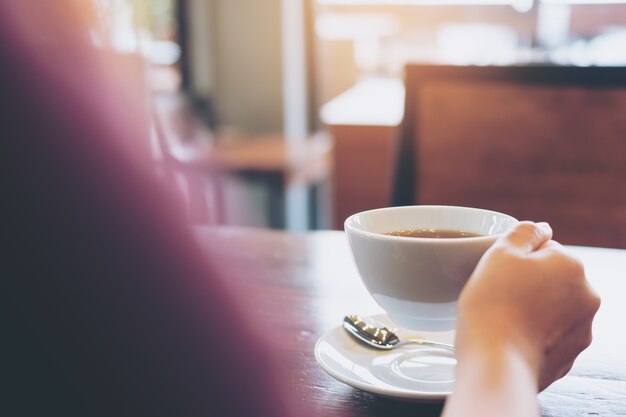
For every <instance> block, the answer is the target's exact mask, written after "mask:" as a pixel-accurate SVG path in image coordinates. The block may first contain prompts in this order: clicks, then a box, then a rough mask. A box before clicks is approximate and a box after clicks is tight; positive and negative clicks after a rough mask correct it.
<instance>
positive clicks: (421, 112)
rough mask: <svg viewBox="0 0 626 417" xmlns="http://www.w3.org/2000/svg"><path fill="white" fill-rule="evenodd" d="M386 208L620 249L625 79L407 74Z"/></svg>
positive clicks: (625, 223)
mask: <svg viewBox="0 0 626 417" xmlns="http://www.w3.org/2000/svg"><path fill="white" fill-rule="evenodd" d="M405 77H406V104H405V116H404V122H403V126H402V130H401V131H402V133H401V138H400V147H399V148H400V155H399V159H398V161H399V163H398V168H397V175H396V181H395V190H394V196H395V201H394V203H395V204H396V205H404V204H415V203H418V204H450V205H464V206H475V207H483V208H489V209H493V210H498V211H503V212H506V213H509V214H511V215H513V216H515V217H517V218H519V219H528V220H535V221H548V222H550V224H551V225H552V226H553V229H554V231H555V239H557V240H559V241H561V242H563V243H567V244H578V245H588V246H605V247H619V248H626V69H624V68H606V67H605V68H599V67H585V68H583V67H558V66H515V67H453V66H428V65H416V64H410V65H408V66H407V67H406V75H405Z"/></svg>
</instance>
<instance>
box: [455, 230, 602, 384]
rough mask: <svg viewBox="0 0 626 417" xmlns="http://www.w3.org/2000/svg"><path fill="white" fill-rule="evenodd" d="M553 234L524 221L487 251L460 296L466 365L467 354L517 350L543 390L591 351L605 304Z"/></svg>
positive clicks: (459, 335) (459, 336) (461, 353)
mask: <svg viewBox="0 0 626 417" xmlns="http://www.w3.org/2000/svg"><path fill="white" fill-rule="evenodd" d="M551 237H552V229H551V228H550V226H548V224H547V223H536V224H535V223H530V222H522V223H520V224H519V225H518V226H517V227H516V228H515V229H514V230H512V231H511V232H510V233H508V234H507V235H505V236H503V237H501V238H500V239H499V240H498V241H497V242H496V243H495V244H494V245H493V246H492V247H491V248H490V249H489V250H488V251H487V253H485V255H484V256H483V258H482V259H481V261H480V262H479V264H478V266H477V267H476V269H475V271H474V273H473V274H472V276H471V278H470V279H469V281H468V283H467V285H466V286H465V288H464V290H463V292H462V294H461V297H460V299H459V304H458V326H457V329H458V330H457V353H458V356H459V365H460V366H462V365H463V364H462V362H463V358H464V355H465V354H466V353H467V352H470V353H469V355H472V354H474V353H475V352H476V350H477V349H483V348H485V349H490V350H492V351H493V350H498V349H500V350H502V349H514V350H516V351H517V352H519V354H520V355H521V357H522V358H523V361H525V362H526V365H527V366H528V367H529V370H530V372H531V374H530V375H531V378H533V379H534V380H535V382H536V387H535V389H538V390H543V389H544V388H546V387H547V386H548V385H550V384H551V383H552V382H554V381H555V380H557V379H559V378H561V377H563V376H564V375H565V374H566V373H567V372H569V370H570V369H571V367H572V364H573V362H574V359H575V358H576V357H577V356H578V354H579V353H580V352H581V351H582V350H584V349H585V348H586V347H587V346H589V344H590V343H591V338H592V336H591V323H592V320H593V317H594V315H595V313H596V311H597V310H598V308H599V306H600V299H599V297H598V296H597V295H596V294H595V293H594V292H593V290H592V289H591V287H590V286H589V284H588V283H587V281H586V279H585V274H584V269H583V266H582V264H581V263H580V262H579V261H578V260H577V259H576V258H574V257H572V256H570V255H568V254H567V253H566V252H565V250H564V249H563V247H562V246H561V245H559V244H558V243H556V242H554V241H552V240H550V239H551Z"/></svg>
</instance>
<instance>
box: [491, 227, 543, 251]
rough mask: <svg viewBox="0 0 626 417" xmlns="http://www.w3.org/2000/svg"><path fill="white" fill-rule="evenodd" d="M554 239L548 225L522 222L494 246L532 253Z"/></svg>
mask: <svg viewBox="0 0 626 417" xmlns="http://www.w3.org/2000/svg"><path fill="white" fill-rule="evenodd" d="M550 239H552V228H551V227H550V225H549V224H548V223H545V222H541V223H533V222H520V223H519V224H518V225H517V226H515V227H514V228H513V230H511V231H510V232H508V233H507V234H505V235H504V236H502V237H500V239H498V240H497V241H496V243H495V245H494V246H508V247H513V248H516V249H519V250H520V251H522V252H525V253H531V252H534V251H536V250H537V249H539V248H540V247H541V246H542V245H544V244H545V243H546V242H549V241H550Z"/></svg>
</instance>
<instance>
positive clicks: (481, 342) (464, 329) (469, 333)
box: [456, 315, 541, 390]
mask: <svg viewBox="0 0 626 417" xmlns="http://www.w3.org/2000/svg"><path fill="white" fill-rule="evenodd" d="M503 317H505V316H504V315H503ZM456 355H457V360H458V367H459V368H460V370H462V369H463V367H464V366H465V364H466V363H468V362H473V363H476V362H479V363H481V364H482V366H485V369H486V370H488V371H489V372H491V373H493V374H494V375H493V376H497V373H498V372H499V371H500V370H501V369H503V367H505V365H506V364H507V363H509V362H511V361H513V362H514V363H515V364H516V367H517V368H518V370H521V368H523V370H524V373H525V374H526V375H528V377H529V378H531V380H532V382H533V383H534V386H535V388H536V389H537V390H538V384H539V374H540V369H541V351H540V348H539V347H537V346H536V344H535V343H533V341H532V340H531V339H530V338H528V337H526V336H525V334H524V332H523V331H522V327H521V326H515V325H512V324H511V321H510V320H507V319H500V320H499V323H498V322H497V321H496V320H492V321H491V322H490V323H481V324H474V325H469V323H461V326H459V330H458V332H457V340H456Z"/></svg>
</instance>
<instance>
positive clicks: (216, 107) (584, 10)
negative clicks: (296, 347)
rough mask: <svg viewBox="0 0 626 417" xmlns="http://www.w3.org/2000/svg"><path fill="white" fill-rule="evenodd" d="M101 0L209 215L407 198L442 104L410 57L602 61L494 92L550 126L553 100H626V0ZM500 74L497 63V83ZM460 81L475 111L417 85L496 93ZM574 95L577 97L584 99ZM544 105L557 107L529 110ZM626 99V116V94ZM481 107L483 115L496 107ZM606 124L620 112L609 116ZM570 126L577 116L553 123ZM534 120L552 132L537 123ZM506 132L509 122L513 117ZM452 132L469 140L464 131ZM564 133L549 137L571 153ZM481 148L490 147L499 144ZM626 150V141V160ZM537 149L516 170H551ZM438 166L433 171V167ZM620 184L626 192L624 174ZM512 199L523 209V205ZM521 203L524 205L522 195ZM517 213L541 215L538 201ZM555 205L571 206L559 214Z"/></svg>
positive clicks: (315, 213)
mask: <svg viewBox="0 0 626 417" xmlns="http://www.w3.org/2000/svg"><path fill="white" fill-rule="evenodd" d="M93 1H94V3H95V5H96V7H97V10H98V14H99V16H100V19H101V21H102V22H104V24H106V26H107V27H108V28H109V29H110V32H109V33H110V35H109V36H110V39H96V40H95V41H97V42H99V43H101V44H102V45H105V46H106V47H107V48H111V49H113V50H115V51H117V52H119V53H121V54H127V55H129V56H133V57H138V58H140V59H141V61H142V62H143V63H144V64H143V66H142V68H144V72H143V76H144V77H145V79H144V81H145V82H146V86H147V94H148V95H147V97H148V100H149V102H150V105H151V106H150V107H153V108H154V112H153V117H152V120H153V123H152V124H153V126H152V135H151V136H152V141H153V143H152V152H153V156H154V158H155V160H156V161H157V162H158V161H169V162H170V164H164V165H163V166H168V167H170V168H167V171H168V172H164V175H165V176H168V177H169V178H170V179H171V180H172V181H173V182H175V183H176V184H177V186H178V187H179V188H180V189H181V190H182V192H183V193H184V195H185V198H186V200H187V202H188V203H189V216H190V219H191V220H192V222H194V223H208V224H220V225H221V224H225V225H238V226H239V225H241V226H258V227H272V228H285V229H289V230H308V229H324V228H341V227H342V223H343V220H344V219H345V218H346V217H347V216H348V215H350V214H352V213H355V212H358V211H361V210H366V209H370V208H376V207H383V206H389V205H391V204H392V203H393V202H394V189H397V188H398V183H399V182H402V181H403V180H408V177H407V176H409V175H413V174H415V172H416V170H417V171H419V170H420V169H419V158H420V155H425V152H426V151H427V150H428V149H429V148H428V149H427V148H424V149H426V151H424V153H419V152H418V153H415V147H416V146H417V147H419V146H421V145H415V144H414V145H413V146H412V147H411V146H408V145H409V144H408V142H410V139H408V138H407V137H408V136H411V135H415V128H411V129H410V128H409V127H408V126H409V125H412V124H413V123H414V122H415V123H418V122H419V121H417V122H416V121H415V119H420V117H421V118H422V119H420V120H423V118H424V117H428V113H426V115H421V116H418V115H417V113H415V112H416V110H415V109H414V108H413V107H412V106H411V105H410V104H409V103H410V101H409V100H408V96H407V94H408V91H407V89H408V88H409V86H410V85H412V84H411V83H410V81H409V79H408V78H407V74H408V73H409V72H407V71H406V69H407V65H413V66H420V65H424V66H427V67H428V68H432V67H433V66H435V67H437V66H445V67H449V66H454V67H460V68H466V67H467V68H472V69H474V70H475V69H476V68H487V69H488V68H513V67H514V68H518V69H519V68H522V69H523V68H526V67H528V68H530V67H533V68H536V67H557V68H564V69H567V68H572V67H574V68H583V69H588V70H590V72H585V73H584V74H583V75H581V76H580V77H578V76H576V77H574V78H576V79H577V80H578V79H579V78H580V79H582V80H583V81H584V82H583V84H584V85H582V86H578V85H574V84H577V83H578V81H572V83H571V84H572V85H569V84H568V85H566V86H565V88H567V90H568V94H569V95H566V96H563V97H560V96H559V97H560V98H558V97H557V96H556V95H550V94H552V93H550V94H548V95H547V96H546V95H545V94H544V93H542V92H540V91H538V90H537V88H539V87H537V86H536V85H533V86H532V88H522V89H520V90H519V91H518V92H517V93H512V94H509V95H508V96H506V95H505V96H498V97H500V98H494V100H496V101H495V103H496V104H497V103H500V104H501V105H494V106H493V107H489V106H487V107H485V110H484V112H487V113H490V114H496V115H497V117H496V119H497V120H509V119H507V117H508V116H507V115H506V114H505V112H506V111H507V109H510V112H514V111H516V112H518V113H517V114H520V115H526V116H527V117H528V119H524V120H526V121H525V122H524V123H522V125H529V124H533V121H535V125H537V126H539V124H537V123H540V124H541V126H548V125H549V124H550V121H549V120H548V119H546V118H545V112H546V108H547V109H554V110H555V111H556V110H558V109H559V108H568V109H569V110H567V114H568V115H569V116H572V117H573V118H574V119H576V118H578V119H581V118H582V119H584V118H585V115H586V114H588V113H589V111H590V110H589V107H590V106H591V107H594V106H595V107H598V106H599V107H600V108H605V107H603V106H605V105H606V106H610V108H616V107H617V106H620V105H621V104H622V102H623V101H624V100H622V99H623V95H622V94H621V92H622V91H624V85H623V84H624V83H623V82H622V80H623V79H624V77H623V76H622V75H620V74H623V71H622V68H624V66H626V1H619V0H604V1H601V0H600V1H596V0H449V1H448V0H387V1H382V0H381V1H377V0H254V1H251V0H247V1H246V0H93ZM604 68H613V69H616V70H615V71H611V72H610V73H605V72H602V71H601V70H602V69H604ZM595 70H600V72H597V71H595ZM417 73H419V71H418V72H417ZM468 73H469V72H468ZM607 74H608V75H607ZM481 77H482V76H481ZM607 77H608V78H607ZM496 78H497V77H496ZM522 78H523V77H522ZM559 78H560V77H558V76H557V77H553V80H552V81H551V80H543V81H541V83H540V87H541V86H543V87H546V88H548V91H549V92H550V91H552V92H553V93H554V91H553V90H550V88H552V89H554V88H555V87H554V86H561V87H563V86H562V85H561V84H563V83H562V80H560V79H559ZM609 79H610V80H609ZM488 81H489V79H488V76H487V81H485V80H483V83H484V82H487V83H488ZM501 82H504V81H502V80H501ZM551 83H552V84H554V85H552V86H551V85H550V84H551ZM455 85H456V84H455ZM490 85H492V84H490ZM589 85H591V88H592V89H593V90H594V91H595V93H594V94H596V93H598V91H597V90H598V85H599V86H600V87H599V88H600V89H601V90H602V94H604V95H601V96H598V95H597V94H596V95H591V96H589V97H588V96H586V95H583V94H582V93H580V92H581V91H583V90H585V89H588V88H589ZM444 90H445V89H444ZM530 90H532V91H533V92H534V93H535V96H537V97H539V98H538V100H539V101H540V102H542V103H544V104H545V103H546V100H553V101H552V102H551V103H550V104H549V106H548V107H546V106H545V105H544V106H533V105H532V104H531V102H530V101H523V100H524V99H523V97H522V95H524V94H525V91H530ZM422 91H427V89H426V88H424V89H422ZM442 91H443V90H442ZM472 91H473V90H472ZM485 91H487V90H485ZM502 91H505V90H502V89H500V90H498V92H499V93H498V94H501V93H502ZM577 91H578V93H577ZM611 92H620V95H619V96H618V95H611V94H612V93H611ZM450 94H451V97H452V100H455V97H458V98H463V97H464V98H465V101H466V102H467V103H468V104H467V107H466V108H464V109H466V110H464V109H461V108H459V109H456V110H454V109H453V108H452V107H450V106H447V107H446V105H445V103H444V101H445V100H444V98H442V97H443V96H441V97H440V96H438V95H437V96H432V95H431V96H429V97H430V98H429V100H431V101H428V102H424V100H426V99H425V98H423V97H422V98H418V99H416V100H417V101H418V102H419V103H421V107H420V108H421V109H425V108H430V109H433V108H441V109H448V110H447V111H449V112H453V111H457V113H459V114H461V113H462V114H465V113H464V112H469V110H470V109H475V108H477V107H478V108H480V107H481V103H482V100H483V99H481V98H480V97H481V96H480V95H477V96H476V98H475V99H469V98H468V97H469V96H468V95H467V94H470V91H469V90H467V91H466V90H463V89H462V88H453V89H452V90H451V92H450ZM463 94H465V95H463ZM542 94H544V95H542ZM555 94H556V93H555ZM606 94H609V95H606ZM494 97H495V96H494ZM518 98H519V100H521V101H520V102H519V103H518V102H517V100H518ZM420 100H421V101H420ZM433 100H434V101H433ZM438 100H439V101H438ZM485 100H486V99H485ZM498 100H500V101H498ZM502 100H505V101H502ZM555 100H556V101H555ZM456 101H457V102H462V101H463V100H456ZM524 103H526V104H524ZM564 103H565V104H564ZM572 103H576V106H575V108H571V109H570V108H569V107H568V106H570V107H571V105H572ZM598 103H600V104H598ZM436 106H440V107H436ZM516 106H517V107H516ZM519 106H521V107H519ZM524 106H526V107H524ZM528 107H533V108H536V109H537V112H543V113H541V114H538V113H537V114H532V112H527V113H528V114H526V113H524V109H526V108H528ZM607 108H608V107H607ZM409 110H410V112H408V111H409ZM442 111H443V110H442ZM550 111H551V110H550ZM407 112H408V113H407ZM431 113H432V111H431ZM601 113H602V114H604V113H605V112H601ZM449 114H450V115H452V114H453V113H449ZM454 114H456V113H454ZM468 114H469V113H468ZM621 114H622V115H623V117H622V118H623V119H626V109H623V112H622V113H621ZM541 115H543V116H544V117H542V116H541ZM526 116H525V117H526ZM601 116H602V115H600V116H598V117H600V118H601ZM432 117H434V116H432ZM432 117H431V118H430V119H428V120H431V119H432ZM472 117H473V120H482V119H481V117H482V116H480V115H478V116H472ZM494 117H495V116H494ZM520 117H522V116H519V117H518V119H519V118H520ZM554 117H557V118H558V117H559V116H558V115H555V116H554ZM611 117H612V119H611V120H612V121H611V122H610V123H613V124H611V125H610V126H613V127H612V128H611V130H610V132H611V134H613V135H614V136H616V137H617V139H615V140H616V141H618V142H619V143H620V144H621V143H623V142H624V141H626V137H625V136H624V135H623V133H624V129H623V126H622V125H621V124H620V123H621V119H622V118H619V117H617V119H616V116H611ZM614 119H615V120H614ZM454 120H456V119H454V118H450V121H449V123H448V124H449V125H458V126H459V129H461V130H460V131H459V132H457V134H456V135H457V136H463V135H464V133H463V127H462V126H466V127H465V129H467V126H469V125H467V124H465V125H463V124H462V123H461V122H460V121H459V122H455V121H454ZM459 120H461V119H459ZM510 120H514V119H510ZM481 123H483V122H481ZM488 123H489V121H488V120H487V121H484V123H483V124H482V125H481V126H483V125H486V124H488ZM562 123H565V122H562ZM597 123H600V124H605V125H606V122H605V121H603V120H599V121H598V122H597ZM444 125H446V123H443V124H442V125H441V126H444ZM421 126H425V127H424V129H425V128H426V126H429V125H428V123H423V124H422V125H421ZM541 126H540V127H541ZM420 129H421V127H420ZM432 129H434V128H432ZM432 129H431V130H429V131H420V135H421V137H422V138H424V137H426V136H427V135H429V134H431V133H432V132H434V130H432ZM515 129H517V128H515V127H513V126H511V130H515ZM537 129H538V128H537ZM559 129H560V130H559ZM570 130H571V129H570ZM578 130H580V129H578ZM563 131H564V130H563V124H561V125H560V127H559V128H558V129H557V130H556V132H557V133H554V132H555V131H554V130H553V131H550V132H551V133H549V137H550V138H553V137H554V136H555V135H557V136H558V135H559V133H558V132H563ZM407 132H408V133H407ZM590 132H591V133H589V132H588V133H587V136H589V135H591V136H593V132H594V130H592V131H590ZM485 134H487V133H485ZM528 134H529V135H530V134H532V135H535V136H537V135H539V136H540V135H541V134H540V133H537V131H532V132H529V133H528ZM407 135H408V136H407ZM432 135H433V137H435V138H437V137H438V136H437V134H435V133H432ZM498 135H499V136H498V137H503V134H502V132H500V133H498ZM563 135H565V133H563ZM569 135H570V136H569V137H567V136H564V137H563V138H561V142H560V143H563V144H567V145H566V148H564V149H566V151H565V153H566V154H568V155H569V154H572V152H569V151H567V149H569V146H571V144H572V143H578V142H579V141H583V142H584V140H582V139H580V140H578V139H572V138H574V136H575V135H574V136H572V134H571V132H570V133H569ZM607 135H608V134H607ZM444 136H445V135H444ZM504 136H506V135H504ZM622 139H623V140H622ZM515 140H516V141H518V142H519V141H523V140H524V139H523V138H521V139H520V138H516V139H515ZM442 141H443V139H442V140H439V142H434V143H440V142H441V143H443V142H442ZM518 142H516V143H518ZM424 143H427V142H424ZM428 143H430V142H428ZM532 143H533V145H532V146H534V147H536V146H537V145H536V143H534V142H532ZM585 143H587V142H585ZM407 146H408V147H407ZM450 146H454V147H455V148H454V149H458V147H459V146H460V147H463V144H462V143H461V144H458V143H457V144H455V145H450ZM468 146H470V147H472V146H474V145H470V144H468ZM489 146H490V145H489ZM554 146H556V145H554ZM554 146H552V145H551V147H549V148H548V149H552V151H554V152H556V153H559V152H561V150H559V149H561V148H558V147H556V148H555V147H554ZM564 146H565V145H564ZM585 146H589V145H588V144H587V145H585ZM616 146H617V148H616V150H615V152H617V151H618V150H619V152H621V148H619V146H621V145H616ZM603 149H605V150H606V148H603ZM449 151H450V149H448V150H444V152H449ZM420 152H422V151H420ZM608 152H609V153H613V154H614V153H615V152H611V151H610V150H609V151H608ZM591 153H592V152H591ZM522 154H523V152H522ZM580 154H581V155H583V156H582V158H584V157H585V155H590V152H589V149H588V148H585V151H584V152H581V153H580ZM402 155H404V158H405V159H406V157H407V155H409V156H410V157H411V158H412V159H413V161H412V163H411V164H410V165H411V166H412V167H413V168H412V171H411V170H409V171H402V170H401V169H399V166H398V164H399V163H401V162H400V161H401V160H402V157H401V156H402ZM414 155H417V156H414ZM525 155H526V156H525V157H526V158H532V155H528V154H525ZM624 156H626V155H624ZM490 157H494V156H493V155H491V156H490ZM477 158H478V159H479V160H481V161H483V162H485V158H486V156H484V155H483V156H478V157H477ZM481 158H482V159H481ZM495 158H496V159H497V155H496V156H495ZM622 159H623V158H622V157H621V156H620V165H621V160H622ZM526 161H527V162H528V163H527V164H525V163H521V165H520V166H522V168H520V169H521V171H516V172H514V173H511V174H510V175H514V176H516V178H519V177H520V176H525V175H526V174H525V173H524V172H523V169H526V168H527V169H528V170H529V171H532V172H531V174H532V173H534V174H536V173H537V172H538V171H537V170H538V169H540V167H539V165H538V164H537V163H533V162H532V160H531V159H527V160H526ZM570 162H572V161H570ZM443 163H444V164H445V162H443ZM602 164H603V162H593V163H590V164H589V163H587V164H586V163H585V161H578V160H577V161H575V164H574V165H575V166H573V168H572V167H571V166H570V167H569V168H571V170H573V171H576V170H578V171H576V172H578V173H580V172H581V171H580V170H581V169H583V168H584V167H586V166H594V167H597V166H599V165H602ZM503 165H506V164H503ZM509 165H511V164H509ZM513 165H515V164H513ZM605 165H606V164H605ZM609 165H610V164H609ZM602 166H604V165H602ZM172 167H173V168H172ZM416 167H417V168H416ZM538 167H539V168H538ZM581 167H583V168H581ZM468 169H469V170H473V168H468ZM585 169H586V168H585ZM533 170H534V171H533ZM164 171H165V169H164ZM472 172H473V171H472ZM605 174H606V175H608V174H607V173H606V172H604V171H603V174H602V175H605ZM621 174H622V173H620V175H621ZM429 175H430V174H429ZM432 175H437V174H436V173H435V174H432ZM487 175H499V174H493V173H492V174H487ZM529 175H530V174H529ZM591 175H594V174H593V173H592V174H591ZM464 177H466V176H465V175H460V177H459V178H457V179H456V180H454V179H452V180H450V181H453V182H458V181H461V180H462V179H463V178H464ZM424 178H425V177H424V173H422V177H420V181H423V180H424ZM602 178H603V179H602V181H603V183H604V184H605V185H607V182H611V183H612V186H614V184H615V183H614V182H612V181H611V180H609V179H608V177H602ZM624 178H625V179H626V177H624ZM477 181H481V180H480V179H478V180H477ZM572 181H574V183H573V185H572V184H570V185H572V188H576V187H577V186H576V184H581V183H580V178H577V179H575V180H572ZM444 184H445V183H444ZM444 187H445V185H444ZM591 188H593V186H591ZM422 189H427V187H426V188H422ZM557 189H562V187H561V186H560V185H559V186H558V187H557ZM578 189H579V190H580V187H579V186H578ZM603 190H605V189H604V188H603ZM607 190H608V191H606V192H608V193H612V191H611V188H608V189H607ZM494 192H496V191H494ZM603 192H604V191H603ZM553 194H554V193H553ZM614 194H615V196H614V198H613V199H612V200H611V201H610V202H609V203H606V204H609V205H610V204H613V203H615V201H614V200H619V201H618V203H619V205H621V204H622V203H623V204H624V206H625V207H626V196H625V197H624V198H623V200H624V201H622V197H621V191H620V192H614ZM557 197H558V196H557ZM412 198H413V201H409V203H416V202H417V203H422V202H428V203H432V202H435V203H442V204H451V203H454V204H474V205H481V206H485V204H481V201H480V200H479V201H472V202H465V201H462V200H458V199H455V198H450V199H446V198H435V199H434V201H431V200H428V198H426V199H423V200H420V199H419V191H418V196H417V197H416V196H414V197H412ZM558 198H561V197H558ZM584 198H586V197H585V196H581V199H584ZM416 199H417V200H416ZM603 204H605V203H603ZM606 204H605V205H606ZM493 205H496V207H486V208H496V209H498V208H501V207H497V203H493ZM614 205H615V208H611V210H614V212H615V213H614V214H615V216H616V218H618V217H619V216H623V218H624V219H626V213H624V212H622V211H621V207H618V205H617V203H615V204H614ZM504 207H505V208H507V209H508V210H511V208H510V207H511V206H510V205H509V206H506V205H505V206H504ZM512 207H513V208H512V210H513V211H515V205H513V206H512ZM606 207H608V206H606ZM611 207H613V206H611ZM585 210H587V208H586V209H585ZM589 210H591V209H589ZM595 210H597V209H595ZM595 213H596V214H597V211H596V212H595ZM511 214H513V215H516V214H517V215H519V216H524V215H527V213H526V212H524V211H521V212H520V213H511ZM530 215H532V213H530ZM552 215H554V216H555V217H559V214H558V213H557V214H552ZM533 220H542V219H533ZM572 221H573V222H576V221H578V220H572ZM620 227H621V226H620ZM624 229H625V230H626V224H625V225H624ZM611 233H612V232H611ZM594 239H595V237H591V238H586V237H584V236H583V237H582V238H580V239H578V238H572V240H571V241H572V242H573V243H586V244H594V243H596V244H598V245H601V246H623V245H625V244H626V241H625V240H626V238H625V237H624V236H622V235H619V236H613V235H611V236H609V237H607V238H605V239H604V240H602V239H600V238H598V239H597V240H594Z"/></svg>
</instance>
